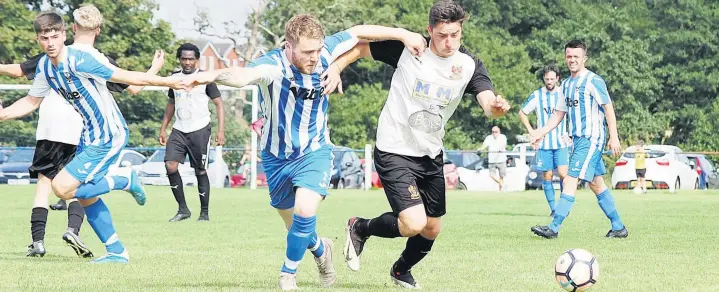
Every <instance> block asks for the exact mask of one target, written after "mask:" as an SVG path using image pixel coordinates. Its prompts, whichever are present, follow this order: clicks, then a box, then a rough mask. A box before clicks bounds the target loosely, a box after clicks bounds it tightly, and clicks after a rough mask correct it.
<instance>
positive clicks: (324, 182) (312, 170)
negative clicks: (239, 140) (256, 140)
mask: <svg viewBox="0 0 719 292" xmlns="http://www.w3.org/2000/svg"><path fill="white" fill-rule="evenodd" d="M333 148H334V147H333V146H329V145H327V146H322V148H320V149H317V150H315V151H313V152H310V153H307V154H305V155H303V156H302V157H300V158H297V159H293V160H286V159H280V158H277V157H276V156H274V155H272V154H271V153H269V152H266V151H263V152H262V167H264V168H265V174H266V175H267V185H268V186H269V188H270V205H272V207H274V208H276V209H280V210H286V209H291V208H293V207H294V206H295V188H305V189H309V190H311V191H313V192H315V193H318V194H320V195H321V196H323V197H324V196H327V195H328V192H327V186H328V185H329V183H330V176H331V175H330V173H331V171H332V160H333V159H334V157H333V155H332V150H333Z"/></svg>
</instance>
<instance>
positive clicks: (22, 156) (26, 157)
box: [7, 149, 34, 162]
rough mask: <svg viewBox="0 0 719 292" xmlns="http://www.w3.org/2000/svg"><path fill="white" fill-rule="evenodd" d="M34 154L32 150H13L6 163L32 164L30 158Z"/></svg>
mask: <svg viewBox="0 0 719 292" xmlns="http://www.w3.org/2000/svg"><path fill="white" fill-rule="evenodd" d="M33 154H34V151H32V150H29V149H28V150H25V149H21V150H15V151H14V152H12V153H10V154H9V155H10V157H9V158H8V160H7V162H32V156H33Z"/></svg>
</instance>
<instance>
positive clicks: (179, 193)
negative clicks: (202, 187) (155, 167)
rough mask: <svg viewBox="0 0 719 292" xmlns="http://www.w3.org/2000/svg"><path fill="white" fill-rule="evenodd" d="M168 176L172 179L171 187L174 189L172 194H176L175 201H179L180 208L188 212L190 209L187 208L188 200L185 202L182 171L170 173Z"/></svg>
mask: <svg viewBox="0 0 719 292" xmlns="http://www.w3.org/2000/svg"><path fill="white" fill-rule="evenodd" d="M167 178H168V179H170V189H171V190H172V195H173V196H175V201H177V206H178V210H179V211H181V212H185V213H188V212H189V211H190V209H188V208H187V202H185V189H184V185H183V184H182V177H181V176H180V173H179V172H177V171H176V172H173V173H169V174H167Z"/></svg>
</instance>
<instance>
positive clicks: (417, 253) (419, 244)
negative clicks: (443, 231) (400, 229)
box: [394, 234, 434, 273]
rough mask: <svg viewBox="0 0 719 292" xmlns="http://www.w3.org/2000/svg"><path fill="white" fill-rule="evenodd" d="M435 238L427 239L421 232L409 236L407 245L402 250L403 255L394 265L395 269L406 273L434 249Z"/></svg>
mask: <svg viewBox="0 0 719 292" xmlns="http://www.w3.org/2000/svg"><path fill="white" fill-rule="evenodd" d="M433 244H434V239H426V238H424V236H422V235H421V234H417V235H415V236H412V237H410V238H407V245H406V246H405V248H404V251H402V255H401V256H400V257H399V259H398V260H397V262H396V263H395V265H394V271H395V272H400V273H406V272H407V271H409V270H410V269H412V267H413V266H414V265H416V264H417V263H419V261H421V260H422V259H423V258H424V257H425V256H426V255H427V253H429V251H430V250H432V245H433Z"/></svg>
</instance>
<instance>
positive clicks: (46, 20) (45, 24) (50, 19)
mask: <svg viewBox="0 0 719 292" xmlns="http://www.w3.org/2000/svg"><path fill="white" fill-rule="evenodd" d="M33 25H34V26H35V33H36V34H41V33H46V32H51V31H58V32H64V31H65V22H64V21H62V16H60V15H59V14H57V13H55V12H43V13H41V14H40V15H38V16H37V17H35V21H34V22H33Z"/></svg>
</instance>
